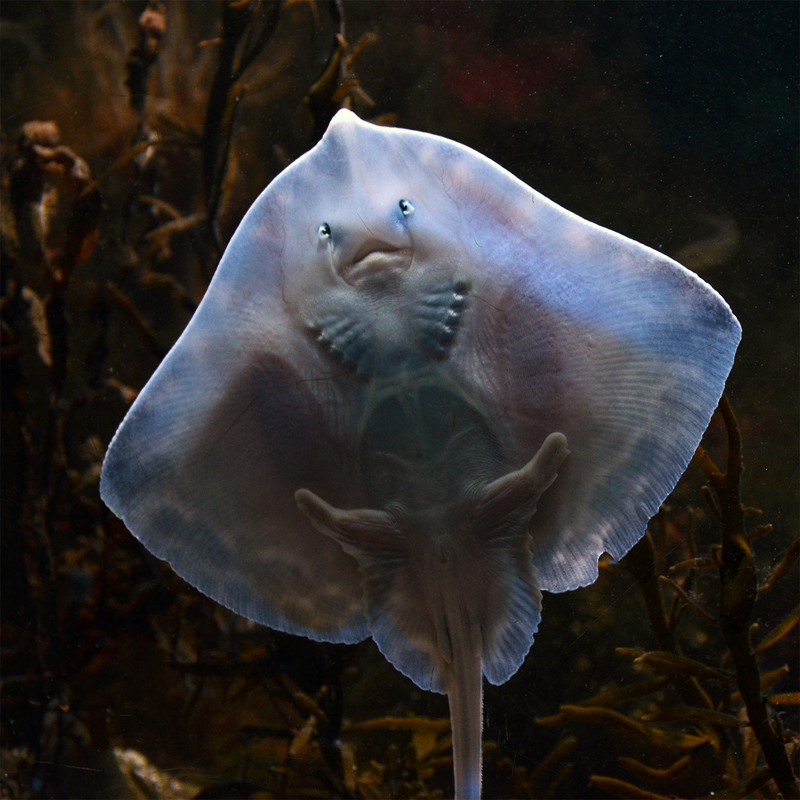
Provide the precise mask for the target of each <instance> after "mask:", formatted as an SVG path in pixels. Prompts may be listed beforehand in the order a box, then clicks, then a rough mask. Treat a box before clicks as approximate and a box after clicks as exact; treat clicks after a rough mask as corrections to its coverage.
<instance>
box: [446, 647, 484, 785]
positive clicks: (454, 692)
mask: <svg viewBox="0 0 800 800" xmlns="http://www.w3.org/2000/svg"><path fill="white" fill-rule="evenodd" d="M462 643H463V644H464V645H466V646H464V647H458V646H457V645H456V642H455V641H453V662H452V663H451V664H449V665H448V690H447V697H448V699H449V701H450V727H451V729H452V732H453V771H454V772H455V781H456V793H455V796H456V800H479V798H480V796H481V763H482V760H483V747H482V743H481V740H482V734H483V667H482V662H481V656H480V653H478V654H477V655H476V654H474V648H472V647H470V646H469V639H468V638H467V639H466V641H465V640H462Z"/></svg>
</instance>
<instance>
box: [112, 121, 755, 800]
mask: <svg viewBox="0 0 800 800" xmlns="http://www.w3.org/2000/svg"><path fill="white" fill-rule="evenodd" d="M740 335H741V330H740V327H739V324H738V322H737V321H736V318H735V317H734V316H733V314H732V313H731V311H730V309H729V308H728V306H727V305H726V303H725V302H724V300H722V298H720V297H719V295H717V294H716V292H714V290H713V289H711V288H710V287H709V286H708V285H707V284H705V283H704V282H703V281H702V280H700V279H699V278H697V277H696V276H695V275H693V274H691V273H690V272H688V271H687V270H685V269H684V268H683V267H681V266H680V265H679V264H677V263H675V262H674V261H671V260H670V259H668V258H666V257H665V256H663V255H661V254H659V253H657V252H655V251H653V250H650V249H649V248H646V247H644V246H643V245H640V244H638V243H636V242H633V241H630V240H628V239H626V238H624V237H622V236H620V235H618V234H615V233H612V232H611V231H607V230H604V229H602V228H599V227H598V226H596V225H593V224H591V223H589V222H586V221H585V220H582V219H580V218H579V217H576V216H575V215H573V214H571V213H569V212H568V211H565V210H564V209H562V208H560V207H558V206H557V205H555V204H554V203H552V202H551V201H549V200H547V199H546V198H545V197H543V196H542V195H540V194H538V193H536V192H535V191H534V190H532V189H531V188H530V187H528V186H526V185H525V184H523V183H522V182H521V181H519V180H517V179H516V178H515V177H514V176H512V175H511V174H510V173H508V172H506V171H505V170H503V169H502V168H501V167H499V166H498V165H496V164H494V163H493V162H491V161H489V160H488V159H486V158H485V157H483V156H481V155H479V154H478V153H475V152H474V151H472V150H470V149H468V148H466V147H463V146H462V145H459V144H457V143H455V142H451V141H449V140H446V139H441V138H439V137H435V136H431V135H428V134H423V133H417V132H413V131H406V130H401V129H391V128H379V127H375V126H372V125H369V124H367V123H364V122H361V121H360V120H359V119H358V118H357V117H355V115H353V114H352V113H350V112H347V111H341V112H339V113H338V114H337V115H336V117H335V118H334V120H333V121H332V123H331V125H330V127H329V129H328V131H327V133H326V134H325V136H324V137H323V139H322V140H321V141H320V143H319V144H318V145H317V146H316V147H314V149H313V150H311V151H309V152H308V153H307V154H306V155H304V156H303V157H302V158H300V159H298V160H297V161H296V162H295V163H294V164H292V166H290V167H289V168H288V169H287V170H285V171H284V172H283V173H282V174H281V175H280V176H279V177H278V178H276V179H275V180H274V181H273V182H272V183H271V184H270V186H269V187H267V189H266V190H265V191H264V192H263V194H262V195H261V196H260V197H259V198H258V200H256V202H255V203H254V204H253V206H252V208H251V209H250V211H249V212H248V213H247V215H246V216H245V218H244V220H243V221H242V223H241V225H240V227H239V229H238V231H237V232H236V234H235V235H234V237H233V239H232V240H231V242H230V244H229V246H228V249H227V250H226V252H225V255H224V257H223V259H222V261H221V263H220V265H219V267H218V269H217V272H216V275H215V276H214V280H213V281H212V283H211V286H210V287H209V290H208V292H207V294H206V296H205V298H204V300H203V302H202V303H201V305H200V307H199V309H198V311H197V313H196V314H195V316H194V318H193V319H192V321H191V323H190V324H189V326H188V327H187V329H186V331H184V333H183V335H182V336H181V337H180V339H179V340H178V342H177V343H176V345H175V346H174V348H173V349H172V350H171V352H170V353H169V355H168V356H167V358H166V359H165V360H164V362H163V363H162V364H161V366H160V367H159V368H158V370H157V371H156V373H155V374H154V375H153V377H152V378H151V380H150V382H149V383H148V384H147V386H146V387H145V388H144V389H143V391H142V392H141V394H140V395H139V397H138V399H137V400H136V402H135V403H134V405H133V407H132V408H131V410H130V411H129V413H128V415H127V416H126V418H125V420H124V421H123V423H122V425H121V426H120V429H119V431H118V432H117V434H116V436H115V437H114V440H113V441H112V443H111V445H110V447H109V451H108V454H107V457H106V461H105V464H104V467H103V476H102V481H101V494H102V497H103V499H104V500H105V502H106V503H107V504H108V505H109V507H110V508H111V509H112V510H113V511H114V512H115V513H116V514H118V515H119V516H120V517H121V518H122V519H123V520H124V521H125V523H126V524H127V526H128V527H129V528H130V530H131V531H132V532H133V533H134V534H135V535H136V536H137V537H138V538H139V539H141V541H142V542H144V544H145V545H147V547H148V548H150V549H151V550H152V551H153V552H154V553H155V554H156V555H158V556H160V557H161V558H165V559H167V560H168V561H169V562H170V564H172V566H173V567H174V568H175V570H176V571H177V572H178V573H179V574H180V575H182V576H183V577H184V578H185V579H186V580H188V581H189V582H191V583H192V584H194V585H195V586H197V587H198V588H199V589H200V590H202V591H203V592H205V593H206V594H208V595H210V596H211V597H213V598H215V599H217V600H218V601H220V602H221V603H224V604H225V605H227V606H228V607H230V608H232V609H234V610H235V611H237V612H239V613H241V614H244V615H245V616H248V617H250V618H251V619H255V620H257V621H259V622H263V623H265V624H267V625H270V626H272V627H274V628H278V629H280V630H284V631H289V632H293V633H298V634H303V635H305V636H308V637H310V638H313V639H317V640H324V641H337V642H356V641H359V640H361V639H364V638H366V637H368V636H372V637H373V638H374V639H375V641H376V642H377V644H378V646H379V647H380V649H381V651H382V652H383V653H384V655H386V657H387V658H388V659H389V660H390V661H391V662H392V663H393V664H394V665H395V666H396V667H397V668H398V669H399V670H400V671H401V672H403V673H404V674H406V675H408V676H409V677H410V678H411V679H412V680H414V681H415V682H416V683H417V684H418V685H419V686H421V687H422V688H425V689H432V690H435V691H441V692H446V693H448V695H449V698H450V708H451V718H452V725H453V741H454V744H453V747H454V766H455V775H456V795H457V796H458V797H462V798H474V797H478V796H479V795H480V774H481V745H480V742H481V728H482V708H481V681H482V677H481V676H482V674H483V675H485V676H486V677H487V679H488V680H489V681H491V682H492V683H495V684H499V683H503V682H504V681H505V680H507V679H508V678H509V677H510V676H511V675H513V674H514V672H516V670H517V669H518V668H519V666H520V664H521V663H522V661H523V660H524V658H525V655H526V654H527V652H528V649H529V648H530V646H531V643H532V641H533V634H534V633H535V631H536V627H537V625H538V622H539V617H540V606H541V594H540V589H546V590H549V591H565V590H567V589H572V588H575V587H577V586H582V585H586V584H588V583H591V582H592V581H593V580H594V579H595V578H596V576H597V558H598V556H599V555H600V553H602V552H603V551H607V552H609V553H611V555H612V556H614V557H615V558H620V557H621V556H622V555H623V554H624V553H625V552H627V550H628V549H629V548H630V547H631V546H632V545H633V544H634V543H635V542H636V541H637V540H638V539H639V537H640V536H641V535H642V533H643V531H644V526H645V524H646V522H647V519H648V518H649V517H650V516H651V515H652V514H653V513H655V511H656V510H657V509H658V506H659V504H660V503H661V501H662V500H663V499H664V497H665V496H666V495H667V494H668V493H669V491H670V490H671V489H672V487H673V486H674V484H675V482H676V481H677V479H678V477H679V476H680V474H681V472H682V471H683V469H684V468H685V466H686V464H687V463H688V461H689V459H690V457H691V455H692V453H693V452H694V449H695V447H696V445H697V443H698V441H699V439H700V436H701V435H702V432H703V430H704V428H705V426H706V424H707V423H708V419H709V417H710V415H711V413H712V411H713V409H714V407H715V405H716V402H717V400H718V399H719V396H720V394H721V392H722V388H723V385H724V382H725V378H726V377H727V374H728V372H729V370H730V368H731V365H732V363H733V357H734V353H735V351H736V347H737V345H738V342H739V339H740ZM567 443H569V456H567ZM548 487H549V488H548ZM537 505H538V511H536V508H537ZM534 511H536V513H535V514H534ZM543 646H546V643H543Z"/></svg>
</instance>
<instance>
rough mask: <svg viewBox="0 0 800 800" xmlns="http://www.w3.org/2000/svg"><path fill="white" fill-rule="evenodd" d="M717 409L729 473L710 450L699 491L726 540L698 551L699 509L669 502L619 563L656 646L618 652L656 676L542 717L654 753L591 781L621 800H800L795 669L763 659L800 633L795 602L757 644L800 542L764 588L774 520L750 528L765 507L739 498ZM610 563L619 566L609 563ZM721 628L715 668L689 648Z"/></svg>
mask: <svg viewBox="0 0 800 800" xmlns="http://www.w3.org/2000/svg"><path fill="white" fill-rule="evenodd" d="M719 413H720V414H721V416H722V418H723V420H724V422H725V430H726V432H727V439H728V454H727V466H726V469H725V471H722V470H721V469H720V468H719V467H718V466H717V465H716V463H715V462H714V461H713V460H712V458H711V456H710V455H709V453H708V451H707V450H706V449H705V448H703V447H699V448H698V449H697V453H696V454H695V458H694V463H695V465H696V466H697V467H699V468H700V469H701V470H702V472H703V474H704V476H705V477H706V479H707V480H708V485H707V486H704V487H703V488H702V494H703V497H704V498H705V501H706V503H707V505H708V507H709V509H710V510H711V514H712V518H713V519H714V520H715V521H716V525H714V528H715V529H716V530H717V531H718V536H719V540H720V541H719V544H713V545H711V546H710V547H709V548H708V549H707V551H706V552H705V553H703V554H702V555H701V554H700V550H699V549H698V545H697V541H696V532H695V530H694V525H693V517H694V516H697V515H698V512H697V511H692V512H691V513H690V515H688V516H684V517H683V518H682V519H680V518H679V519H677V520H676V519H675V518H672V514H671V512H670V509H664V510H662V512H661V513H660V514H659V516H658V517H657V518H656V519H655V520H654V521H653V522H652V523H651V526H650V529H649V531H648V534H647V535H646V537H645V538H644V539H643V540H642V541H641V542H640V543H639V544H638V545H636V547H635V548H634V549H633V550H632V551H631V552H630V553H629V554H628V555H627V556H626V557H625V558H624V559H622V561H621V562H620V567H621V568H624V569H625V570H626V571H627V572H628V573H629V574H630V575H631V576H632V577H633V578H634V581H635V583H636V585H637V586H638V587H639V589H640V590H641V595H642V599H643V601H644V605H645V608H646V611H647V619H648V620H649V623H650V627H651V630H652V635H653V638H654V639H655V640H656V642H657V644H658V648H659V649H658V650H651V651H645V650H642V649H638V648H630V647H618V648H617V653H618V654H619V655H621V656H623V657H626V658H629V659H631V660H632V663H633V665H634V666H635V667H636V668H638V669H639V670H640V671H644V672H646V673H648V674H651V675H653V676H655V677H653V678H650V679H649V680H646V681H641V682H639V683H635V684H632V685H626V686H621V687H609V688H607V689H605V690H604V691H603V692H601V693H600V694H598V695H595V696H594V697H590V698H588V699H586V700H584V701H582V702H580V703H578V704H575V705H564V706H561V709H560V710H559V712H558V713H557V714H555V715H553V716H549V717H541V718H539V719H538V720H537V722H538V723H539V725H544V726H556V725H565V724H567V723H578V727H579V728H581V727H583V726H585V725H593V726H601V727H602V729H603V730H605V731H606V732H607V733H608V734H609V735H612V736H614V737H617V736H619V737H627V739H628V740H629V742H630V745H631V746H632V748H633V750H632V751H633V752H643V753H645V754H646V756H647V763H645V762H642V761H639V760H637V759H634V758H631V757H629V756H622V755H620V756H619V757H618V765H619V767H620V769H621V772H622V773H623V774H625V776H626V777H624V778H622V777H615V776H610V775H593V776H592V777H591V780H590V785H592V786H594V787H597V788H599V789H602V790H604V791H605V792H607V793H608V794H609V795H611V796H614V797H630V798H635V797H651V798H656V797H669V796H674V795H675V794H679V795H680V796H682V797H704V796H707V795H713V796H715V797H720V796H722V797H731V798H733V797H776V796H782V797H796V796H797V793H798V783H797V778H796V776H795V773H794V770H793V768H792V761H794V762H795V763H796V762H797V755H798V750H800V747H799V746H800V737H799V736H798V734H797V732H796V731H792V730H789V729H787V728H785V727H784V726H783V724H782V722H781V715H780V713H779V712H780V710H781V708H782V707H784V706H792V705H797V703H798V695H797V693H796V692H792V691H780V689H781V688H791V687H790V686H787V682H786V681H784V682H783V683H781V681H782V680H783V679H784V678H786V677H787V675H788V674H789V673H790V668H789V666H788V665H783V666H780V667H778V669H775V670H772V671H770V672H764V671H763V668H762V667H760V665H759V656H760V655H761V654H764V653H766V652H767V651H768V650H770V649H771V648H773V647H775V646H777V645H778V644H779V643H781V642H786V640H787V637H790V636H791V635H792V634H793V633H794V634H795V635H796V627H797V622H798V612H797V609H794V610H793V611H791V612H789V614H788V616H786V617H785V618H784V619H783V621H782V622H780V623H779V624H778V625H776V626H775V627H774V628H773V629H772V630H771V631H769V632H768V633H766V635H762V636H759V638H760V640H761V641H760V643H759V644H757V645H755V646H754V645H753V642H752V635H753V626H752V619H753V613H754V605H755V601H756V599H757V597H758V596H759V595H761V596H762V598H763V600H764V601H765V602H767V601H768V600H769V596H768V593H769V591H770V589H772V588H773V587H775V586H776V585H777V584H778V582H779V581H780V580H781V578H783V577H784V576H785V575H786V574H788V573H789V572H790V571H791V570H792V567H793V566H794V564H795V562H796V560H797V550H798V542H797V540H795V542H794V543H792V544H791V545H789V547H788V548H787V549H786V552H785V554H784V556H783V558H782V559H781V560H780V562H779V563H778V564H777V566H775V568H774V570H773V572H772V574H771V575H770V576H769V578H768V580H767V581H766V582H765V583H763V584H762V586H761V587H759V586H758V578H757V570H756V565H755V558H756V557H755V556H754V554H753V551H752V548H751V545H750V542H751V541H752V540H754V539H758V538H760V537H762V536H766V535H768V534H769V533H770V532H771V530H772V525H769V524H762V525H758V526H755V527H752V528H751V527H750V526H747V525H746V523H745V519H746V518H747V517H748V516H758V515H760V514H761V512H760V511H759V510H758V509H756V508H752V507H745V506H743V505H742V503H741V499H740V477H741V472H742V444H741V436H740V432H739V428H738V425H737V422H736V417H735V415H734V413H733V409H732V407H731V404H730V401H729V400H728V399H727V397H725V396H723V398H722V401H721V403H720V409H719ZM670 529H672V530H670ZM606 566H607V568H614V567H613V566H612V565H611V564H610V563H609V562H606ZM703 571H706V572H715V573H716V574H717V575H718V583H717V585H716V586H714V585H713V584H712V583H709V582H707V581H706V582H704V583H702V584H701V583H700V581H698V577H699V575H700V574H701V572H703ZM715 595H716V599H715ZM715 605H716V609H715V608H714V607H715ZM689 617H691V620H688V619H687V618H689ZM682 623H683V624H682ZM701 631H702V633H701ZM698 634H699V635H698ZM720 634H721V636H722V638H723V640H724V643H725V645H726V646H727V651H726V652H725V653H724V655H723V657H722V660H721V663H719V664H714V663H707V662H706V661H705V660H704V659H707V658H708V656H706V655H705V654H704V653H703V650H702V649H700V653H699V654H698V655H697V656H696V657H694V656H691V657H690V656H688V655H686V652H687V651H688V649H690V648H691V649H693V650H697V649H698V648H697V646H696V642H697V641H701V642H709V643H710V642H711V641H712V639H713V637H714V636H715V635H717V636H718V635H720ZM686 638H689V639H691V638H694V639H695V646H694V647H692V646H691V645H689V646H688V647H687V645H686V643H685V642H684V641H682V640H684V639H686ZM713 653H714V651H713V650H711V651H710V652H709V656H712V657H713ZM794 666H795V668H796V663H795V665H794ZM735 689H738V691H735ZM776 689H777V690H778V691H776ZM618 709H621V710H618ZM622 749H623V750H624V749H625V748H624V747H623V748H622ZM701 775H702V777H701Z"/></svg>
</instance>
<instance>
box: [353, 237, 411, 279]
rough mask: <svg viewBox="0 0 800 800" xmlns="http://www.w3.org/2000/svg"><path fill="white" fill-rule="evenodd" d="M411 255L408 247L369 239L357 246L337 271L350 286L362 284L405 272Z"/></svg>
mask: <svg viewBox="0 0 800 800" xmlns="http://www.w3.org/2000/svg"><path fill="white" fill-rule="evenodd" d="M411 257H412V251H411V248H410V247H394V246H393V245H390V244H388V243H387V242H382V241H378V240H375V239H370V240H368V241H366V242H364V243H363V244H362V245H361V247H359V248H358V250H357V251H356V253H355V255H354V256H353V258H352V259H351V260H348V261H346V262H345V263H344V264H342V265H340V267H339V270H338V272H339V274H340V275H341V276H342V278H343V279H344V280H345V282H346V283H349V284H350V285H351V286H363V285H365V284H369V283H373V282H379V281H385V280H387V279H389V278H391V277H392V276H395V275H399V274H401V273H403V272H405V271H406V270H407V269H408V268H409V267H410V266H411Z"/></svg>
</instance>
